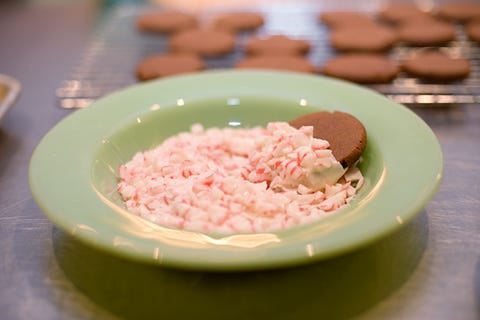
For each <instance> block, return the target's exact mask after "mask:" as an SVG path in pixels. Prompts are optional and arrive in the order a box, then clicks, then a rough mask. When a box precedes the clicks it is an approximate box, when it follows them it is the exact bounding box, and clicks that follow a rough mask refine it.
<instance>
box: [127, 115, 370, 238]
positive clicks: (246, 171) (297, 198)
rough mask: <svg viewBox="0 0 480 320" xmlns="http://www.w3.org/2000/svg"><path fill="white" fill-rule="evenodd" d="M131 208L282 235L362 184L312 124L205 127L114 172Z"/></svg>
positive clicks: (201, 224) (163, 221)
mask: <svg viewBox="0 0 480 320" xmlns="http://www.w3.org/2000/svg"><path fill="white" fill-rule="evenodd" d="M119 174H120V183H119V184H118V191H119V192H120V194H121V195H122V197H123V199H124V201H125V204H126V207H127V209H128V210H129V211H131V212H132V213H134V214H137V215H139V216H141V217H143V218H145V219H148V220H150V221H152V222H154V223H156V224H159V225H162V226H167V227H174V228H179V229H185V230H192V231H201V232H212V233H222V234H225V233H227V234H231V233H255V232H269V231H275V230H282V229H285V228H289V227H292V226H296V225H300V224H304V223H309V222H312V221H316V220H318V219H321V218H324V217H327V216H329V215H331V214H332V213H333V212H335V211H336V210H337V209H339V208H341V207H342V206H344V205H346V204H347V203H348V202H349V201H350V200H351V199H352V197H353V196H354V195H355V193H356V190H357V189H358V188H360V186H361V185H362V183H363V177H362V175H361V173H360V171H359V170H358V169H357V168H356V167H354V168H350V169H349V170H348V171H347V172H346V173H345V170H344V169H343V168H342V166H341V165H340V163H339V162H338V161H337V160H336V159H335V158H334V157H333V155H332V152H331V150H330V149H328V142H327V141H324V140H321V139H316V138H313V128H312V127H302V128H300V129H295V128H293V127H291V126H290V125H289V124H288V123H286V122H272V123H269V124H268V125H267V128H261V127H255V128H250V129H244V128H224V129H219V128H209V129H204V128H203V127H202V126H201V125H200V124H195V125H193V126H192V127H191V130H190V132H184V133H180V134H178V135H176V136H173V137H170V138H169V139H167V140H165V141H164V142H163V143H162V144H161V145H159V146H158V147H157V148H155V149H152V150H148V151H145V152H140V153H137V154H136V155H135V156H134V157H133V159H132V160H131V161H130V162H128V163H126V164H124V165H121V166H120V167H119Z"/></svg>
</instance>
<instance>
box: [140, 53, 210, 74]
mask: <svg viewBox="0 0 480 320" xmlns="http://www.w3.org/2000/svg"><path fill="white" fill-rule="evenodd" d="M203 69H205V64H204V62H203V61H202V59H200V58H199V57H198V56H196V55H193V54H188V53H170V54H160V55H154V56H150V57H147V58H145V59H143V60H142V61H140V62H139V64H138V66H137V69H136V74H137V78H138V79H139V80H141V81H145V80H150V79H155V78H160V77H166V76H171V75H175V74H181V73H187V72H194V71H200V70H203Z"/></svg>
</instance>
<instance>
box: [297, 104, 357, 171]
mask: <svg viewBox="0 0 480 320" xmlns="http://www.w3.org/2000/svg"><path fill="white" fill-rule="evenodd" d="M290 125H291V126H292V127H295V128H300V127H302V126H313V136H314V137H315V138H319V139H323V140H327V141H328V143H329V144H330V149H331V150H332V153H333V155H334V156H335V158H336V159H337V160H338V161H339V162H340V163H341V164H342V166H343V167H344V168H348V167H351V166H352V165H353V164H355V162H357V161H358V159H360V156H361V155H362V153H363V151H364V150H365V146H366V145H367V130H366V129H365V127H364V126H363V124H362V123H361V122H360V121H359V120H358V119H357V118H355V117H354V116H352V115H351V114H349V113H345V112H340V111H334V112H328V111H319V112H314V113H310V114H306V115H303V116H301V117H299V118H296V119H294V120H292V121H290Z"/></svg>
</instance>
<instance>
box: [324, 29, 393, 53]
mask: <svg viewBox="0 0 480 320" xmlns="http://www.w3.org/2000/svg"><path fill="white" fill-rule="evenodd" d="M396 42H397V35H396V33H395V32H394V31H393V30H392V29H391V28H387V27H383V26H380V25H371V26H358V27H356V28H354V27H349V28H345V27H344V28H339V29H337V30H333V31H332V32H331V34H330V44H331V45H332V47H333V48H335V49H336V50H338V51H375V52H379V51H386V50H389V49H390V48H392V47H393V46H394V45H395V43H396Z"/></svg>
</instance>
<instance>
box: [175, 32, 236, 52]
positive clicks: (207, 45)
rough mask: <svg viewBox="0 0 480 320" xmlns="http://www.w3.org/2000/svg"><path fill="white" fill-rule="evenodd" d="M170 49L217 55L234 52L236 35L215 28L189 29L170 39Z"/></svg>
mask: <svg viewBox="0 0 480 320" xmlns="http://www.w3.org/2000/svg"><path fill="white" fill-rule="evenodd" d="M169 48H170V51H173V52H189V53H195V54H199V55H201V56H215V55H221V54H226V53H229V52H232V51H233V49H234V48H235V36H234V35H233V34H232V33H230V32H226V31H221V30H214V29H189V30H186V31H181V32H179V33H176V34H174V35H173V36H172V37H171V38H170V41H169Z"/></svg>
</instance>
